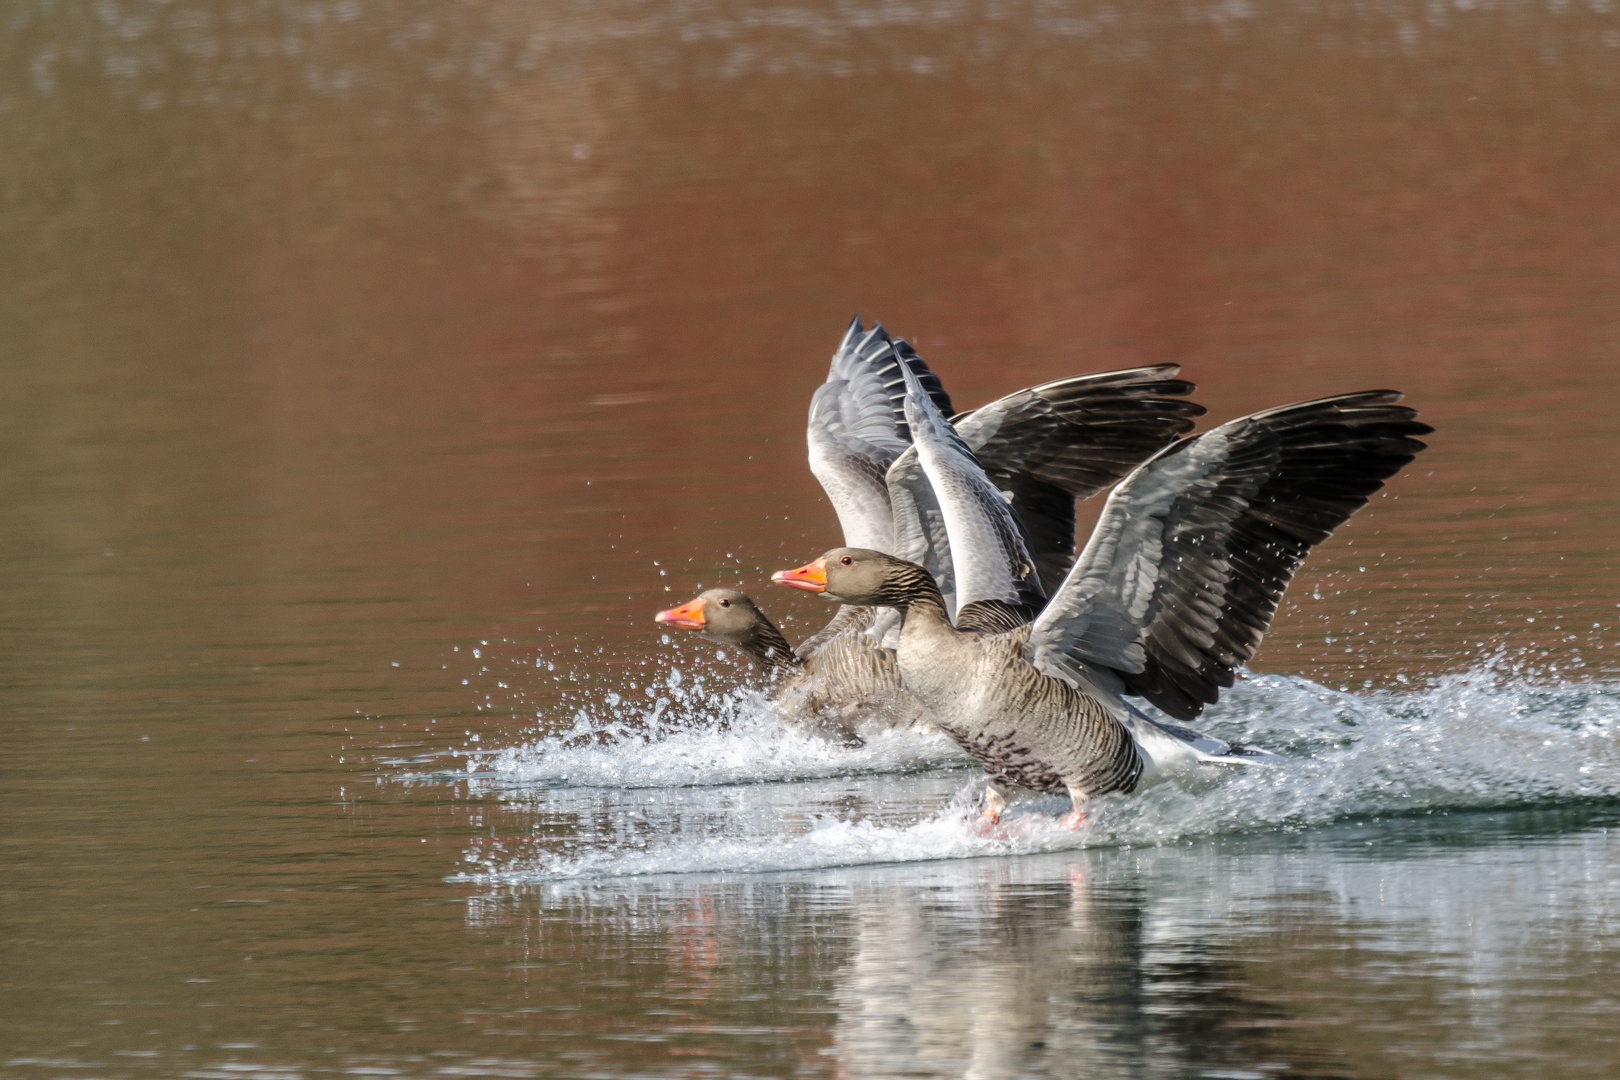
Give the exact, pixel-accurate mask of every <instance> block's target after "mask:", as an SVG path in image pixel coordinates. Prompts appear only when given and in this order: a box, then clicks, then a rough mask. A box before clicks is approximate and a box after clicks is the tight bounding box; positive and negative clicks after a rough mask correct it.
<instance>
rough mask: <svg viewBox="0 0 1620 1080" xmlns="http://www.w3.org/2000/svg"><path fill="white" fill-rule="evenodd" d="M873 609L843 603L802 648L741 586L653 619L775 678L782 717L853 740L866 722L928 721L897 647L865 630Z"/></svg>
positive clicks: (907, 724) (915, 724)
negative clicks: (732, 652)
mask: <svg viewBox="0 0 1620 1080" xmlns="http://www.w3.org/2000/svg"><path fill="white" fill-rule="evenodd" d="M876 614H877V609H876V608H870V607H849V606H846V607H841V608H839V610H838V613H837V614H836V615H834V616H833V618H832V621H831V622H829V623H828V624H827V625H826V626H825V627H824V628H823V629H822V630H821V631H820V632H819V633H817V634H816V635H814V636H813V637H810V638H807V639H805V641H804V642H803V643H802V644H800V646H799V647H798V648H797V649H795V648H793V646H791V645H789V644H788V641H787V638H785V637H784V636H782V631H780V630H778V629H777V627H776V624H775V623H773V622H771V620H770V618H769V616H767V615H766V614H765V613H764V612H763V611H761V610H760V609H759V607H758V605H756V604H755V603H754V601H753V600H751V599H750V598H749V597H748V594H746V593H744V592H742V591H741V590H738V589H708V590H706V591H705V592H703V593H702V594H700V595H699V596H698V597H696V598H695V599H693V600H689V601H687V602H686V603H684V604H681V605H680V606H679V607H673V608H669V609H668V610H666V611H660V612H659V613H658V614H657V616H656V619H657V621H658V622H660V623H665V624H668V625H670V626H679V627H683V628H685V629H689V630H696V631H697V632H698V634H699V635H701V636H702V637H705V638H708V639H709V640H710V641H717V642H720V643H722V644H725V645H729V646H731V647H732V648H734V649H736V650H738V651H739V652H741V653H743V654H745V655H746V656H748V657H749V658H750V659H752V660H753V661H754V663H755V664H756V665H758V667H759V669H760V670H761V672H763V673H764V675H765V676H766V678H767V680H769V682H770V683H771V685H772V687H773V700H774V702H775V704H776V707H777V710H778V711H779V712H780V713H781V714H782V716H783V717H784V719H786V720H788V721H789V722H790V723H795V724H799V725H802V726H804V727H807V728H810V729H812V730H819V731H821V732H823V733H824V734H827V735H830V736H833V737H835V738H838V739H841V740H842V741H845V742H852V743H853V742H858V741H859V735H858V734H857V732H856V728H857V727H861V726H869V725H874V724H875V725H879V726H885V727H896V728H910V729H913V730H926V729H928V727H929V725H928V723H927V722H926V721H925V720H924V719H923V715H922V706H920V705H918V704H917V700H916V699H915V698H913V697H912V696H911V695H910V694H907V693H906V692H905V691H904V690H902V689H901V687H900V669H899V668H898V667H897V666H896V665H895V660H894V652H893V650H891V649H884V648H879V647H877V645H876V643H875V642H874V641H873V639H872V638H871V637H869V636H868V635H867V634H866V633H864V631H866V630H867V629H868V628H870V627H871V625H872V623H873V620H874V617H875V616H876Z"/></svg>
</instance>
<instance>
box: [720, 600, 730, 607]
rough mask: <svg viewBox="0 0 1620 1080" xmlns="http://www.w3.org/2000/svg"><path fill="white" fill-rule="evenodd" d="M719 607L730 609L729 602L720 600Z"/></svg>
mask: <svg viewBox="0 0 1620 1080" xmlns="http://www.w3.org/2000/svg"><path fill="white" fill-rule="evenodd" d="M720 606H721V607H730V606H731V601H730V600H722V601H720Z"/></svg>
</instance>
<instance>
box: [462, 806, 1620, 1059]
mask: <svg viewBox="0 0 1620 1080" xmlns="http://www.w3.org/2000/svg"><path fill="white" fill-rule="evenodd" d="M1613 820H1614V819H1613V815H1612V814H1609V813H1606V812H1605V813H1600V814H1596V815H1594V814H1592V813H1591V812H1574V813H1556V812H1555V813H1548V812H1543V813H1540V814H1525V815H1516V816H1502V817H1497V818H1484V819H1479V818H1474V819H1469V818H1426V819H1409V820H1406V821H1396V822H1387V821H1386V822H1381V823H1374V822H1368V823H1367V824H1365V825H1362V826H1359V827H1341V828H1339V829H1336V830H1332V831H1329V832H1326V833H1321V834H1316V835H1313V836H1310V837H1302V838H1298V839H1295V840H1292V841H1286V842H1281V841H1275V840H1263V841H1235V840H1233V841H1226V842H1224V843H1221V844H1219V845H1215V846H1213V847H1210V846H1197V847H1163V848H1148V849H1136V850H1131V849H1126V850H1105V851H1088V852H1077V853H1064V854H1054V855H1045V856H1037V857H1027V858H1023V859H1018V860H980V861H968V862H946V863H931V864H928V865H927V866H924V867H871V868H860V869H854V870H826V871H820V872H818V873H816V874H813V875H808V876H805V875H799V876H795V877H792V878H779V877H770V876H767V877H757V878H743V879H737V878H711V879H706V878H700V877H676V878H663V879H617V880H612V881H597V882H592V883H559V884H554V885H550V886H545V887H542V888H540V889H538V890H534V891H531V890H521V891H517V892H507V891H504V890H503V891H498V892H494V893H490V894H488V895H485V896H482V897H478V898H474V899H473V900H472V902H471V906H470V907H469V909H468V920H469V925H470V926H471V927H472V928H474V929H475V930H476V931H477V932H478V933H479V934H480V935H481V936H484V937H494V936H498V935H503V934H504V935H506V940H507V941H508V942H509V943H510V944H509V945H508V946H507V948H509V949H511V950H513V953H514V955H515V954H516V952H517V951H518V949H519V945H518V942H519V941H521V943H522V944H521V952H522V955H523V956H525V957H528V958H530V961H529V963H530V964H532V966H533V967H534V968H535V969H536V970H535V972H534V973H533V975H532V976H529V977H528V978H530V980H531V982H530V993H531V994H532V998H531V1000H532V1002H533V1006H532V1007H533V1011H534V1013H535V1014H537V1015H539V1016H547V1017H551V1018H554V1019H555V1020H556V1021H557V1022H558V1023H559V1024H560V1027H553V1026H552V1023H550V1022H547V1023H541V1022H539V1021H538V1020H535V1021H528V1022H523V1024H522V1026H523V1027H524V1028H525V1029H526V1034H527V1035H528V1036H529V1037H530V1038H531V1039H533V1040H535V1044H534V1045H535V1046H536V1048H537V1050H538V1051H539V1052H540V1053H541V1054H545V1053H547V1052H549V1051H550V1050H551V1048H552V1047H553V1046H556V1047H561V1046H574V1045H578V1043H576V1042H575V1040H576V1039H577V1038H579V1037H580V1036H582V1035H584V1034H586V1031H587V1030H588V1025H584V1024H580V1026H577V1027H576V1026H574V1022H573V1021H571V1020H570V1019H569V1018H568V1017H566V1016H562V1017H558V1016H557V1013H556V1011H555V1010H557V1008H558V1006H557V1004H556V1002H557V1000H558V998H559V997H560V994H559V993H558V990H557V988H556V987H555V986H554V985H552V984H553V979H552V978H550V977H548V974H547V973H548V972H555V971H556V970H557V966H558V965H562V964H565V963H570V962H572V963H584V962H589V963H591V964H594V965H602V967H603V969H604V970H603V971H602V974H601V979H600V983H601V985H604V986H616V985H621V984H623V983H630V982H640V981H641V980H640V979H638V978H637V976H636V975H635V974H634V971H635V968H636V967H637V965H654V966H657V967H658V968H659V971H660V974H659V984H660V986H661V988H662V989H661V991H660V993H659V995H658V996H657V999H656V1002H653V1001H649V1002H647V1003H646V1005H644V1006H640V1007H641V1008H644V1009H646V1010H647V1013H646V1014H645V1015H644V1016H643V1017H642V1019H641V1021H640V1022H639V1024H638V1025H637V1028H638V1030H640V1031H641V1032H643V1033H644V1034H645V1033H648V1032H649V1031H656V1032H657V1033H658V1035H657V1037H658V1038H659V1039H660V1040H661V1041H662V1042H663V1043H664V1045H665V1046H666V1047H679V1046H681V1045H682V1044H683V1042H687V1041H696V1040H698V1039H700V1038H701V1037H702V1036H705V1035H707V1036H710V1037H714V1036H717V1035H719V1034H720V1033H722V1032H725V1033H728V1034H730V1035H731V1036H733V1037H734V1038H735V1039H736V1040H738V1041H744V1042H747V1041H751V1040H754V1039H758V1040H760V1041H761V1042H765V1041H770V1040H772V1039H775V1038H778V1037H779V1033H780V1032H782V1031H783V1030H795V1029H799V1028H800V1027H801V1025H803V1024H804V1022H805V1018H806V1017H807V1016H813V1015H816V1014H818V1013H825V1014H830V1016H831V1020H832V1022H831V1027H830V1030H828V1031H827V1032H826V1034H825V1037H824V1041H820V1042H816V1043H814V1044H812V1045H809V1046H801V1047H798V1048H796V1051H795V1052H792V1053H790V1052H789V1049H788V1047H786V1046H782V1045H778V1047H777V1052H778V1053H780V1054H784V1055H786V1056H788V1061H782V1060H781V1059H779V1058H778V1059H777V1062H776V1065H775V1067H774V1068H772V1069H770V1070H768V1071H775V1070H776V1069H783V1068H785V1069H786V1070H787V1071H794V1070H795V1069H796V1070H798V1071H808V1072H812V1073H817V1074H820V1073H827V1074H830V1075H851V1076H872V1077H887V1076H940V1077H944V1076H974V1077H1013V1076H1029V1075H1038V1076H1075V1077H1078V1076H1103V1077H1112V1076H1141V1075H1151V1076H1187V1075H1221V1076H1226V1075H1233V1076H1246V1075H1256V1076H1268V1075H1289V1076H1344V1075H1357V1076H1384V1075H1411V1073H1412V1071H1414V1070H1415V1071H1421V1072H1423V1073H1424V1074H1425V1075H1473V1074H1475V1073H1476V1070H1478V1069H1481V1068H1489V1069H1491V1070H1493V1072H1492V1074H1493V1075H1524V1076H1531V1075H1538V1070H1540V1071H1541V1074H1543V1075H1544V1074H1545V1070H1554V1071H1556V1072H1558V1073H1559V1074H1560V1075H1593V1076H1596V1075H1602V1074H1603V1072H1604V1071H1605V1070H1606V1069H1608V1068H1612V1062H1613V1058H1612V1056H1604V1057H1603V1058H1602V1059H1601V1060H1594V1059H1593V1058H1592V1057H1591V1056H1590V1055H1591V1054H1592V1053H1593V1052H1594V1049H1595V1048H1599V1047H1605V1048H1608V1049H1596V1053H1598V1054H1602V1055H1612V1052H1613V1036H1612V1033H1611V1032H1609V1031H1608V1030H1607V1028H1608V1025H1607V1023H1606V1020H1605V1013H1606V1011H1607V1009H1608V1008H1610V1007H1611V1004H1609V1003H1608V1002H1607V998H1606V997H1605V996H1604V995H1605V991H1604V989H1603V987H1604V986H1605V985H1606V984H1608V983H1609V982H1610V980H1612V979H1613V978H1614V976H1615V975H1616V974H1620V973H1617V972H1615V971H1614V970H1612V969H1613V965H1612V963H1610V962H1609V961H1608V960H1605V959H1604V955H1605V950H1606V949H1608V948H1609V946H1610V944H1612V943H1613V942H1614V940H1615V938H1616V934H1617V933H1620V893H1617V891H1616V888H1615V885H1614V881H1615V880H1616V876H1615V872H1616V871H1617V870H1620V866H1616V865H1615V858H1616V849H1615V845H1614V843H1613V838H1612V837H1611V836H1610V834H1609V832H1608V831H1607V829H1608V828H1609V827H1610V825H1611V824H1612V822H1613ZM582 938H583V939H584V940H585V941H586V942H590V943H594V944H591V945H582V943H581V939H582ZM582 949H583V950H584V951H583V952H582V951H581V950H582ZM1572 950H1573V952H1572ZM587 958H588V961H587ZM1553 987H1556V988H1557V990H1556V992H1554V993H1551V994H1549V993H1547V992H1545V991H1546V990H1548V989H1551V988H1553ZM742 1002H754V1003H755V1006H754V1008H755V1009H756V1010H757V1011H756V1012H754V1013H753V1015H752V1018H751V1022H750V1021H749V1020H745V1019H744V1017H742V1016H739V1015H738V1014H737V1013H735V1012H734V1011H733V1010H735V1009H737V1008H739V1004H738V1003H742ZM597 1004H598V1003H596V1002H594V1001H585V1002H581V1003H580V1005H581V1011H582V1012H583V1013H585V1014H586V1015H596V1008H595V1006H597ZM621 1007H629V1008H636V1006H630V1005H628V1003H625V1004H623V1005H621ZM580 1019H581V1020H583V1019H584V1018H583V1017H581V1018H580ZM755 1025H759V1026H757V1027H756V1026H755ZM1560 1032H1561V1033H1560ZM588 1041H589V1042H590V1043H591V1044H592V1046H593V1049H592V1051H591V1053H590V1054H589V1056H582V1057H581V1058H580V1059H579V1061H578V1066H577V1067H579V1068H580V1069H581V1071H588V1070H591V1069H596V1070H601V1071H602V1072H604V1073H606V1074H611V1075H619V1074H624V1073H629V1072H633V1071H635V1070H636V1069H637V1068H647V1067H648V1066H647V1063H646V1062H645V1061H638V1054H637V1052H636V1051H635V1050H633V1049H631V1048H630V1047H623V1048H620V1047H616V1046H615V1045H614V1042H613V1040H612V1039H611V1038H608V1037H605V1036H599V1037H598V1038H596V1039H592V1040H588ZM727 1041H730V1040H724V1039H716V1042H727ZM1577 1045H1578V1046H1582V1047H1584V1048H1586V1049H1585V1050H1584V1051H1581V1052H1576V1051H1574V1050H1572V1047H1574V1046H1577ZM767 1060H768V1059H767ZM666 1061H667V1062H668V1063H669V1068H668V1072H669V1073H670V1074H674V1073H677V1072H678V1071H679V1070H678V1068H677V1067H676V1066H675V1059H666ZM1200 1070H1235V1071H1226V1072H1202V1071H1200ZM541 1071H542V1072H544V1070H541ZM652 1071H655V1072H659V1073H664V1072H665V1070H664V1069H662V1068H659V1067H656V1066H655V1067H653V1070H652Z"/></svg>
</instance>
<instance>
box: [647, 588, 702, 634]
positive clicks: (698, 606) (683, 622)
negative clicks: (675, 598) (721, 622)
mask: <svg viewBox="0 0 1620 1080" xmlns="http://www.w3.org/2000/svg"><path fill="white" fill-rule="evenodd" d="M653 618H654V619H656V620H657V621H659V622H662V623H670V624H672V625H675V626H684V627H686V628H687V629H688V630H701V629H703V627H704V626H706V625H707V623H706V621H705V620H704V618H703V597H701V596H700V597H698V598H697V599H696V600H688V601H687V602H686V603H684V604H682V605H681V606H680V607H672V608H670V609H669V610H668V611H660V612H659V613H658V614H657V615H654V616H653Z"/></svg>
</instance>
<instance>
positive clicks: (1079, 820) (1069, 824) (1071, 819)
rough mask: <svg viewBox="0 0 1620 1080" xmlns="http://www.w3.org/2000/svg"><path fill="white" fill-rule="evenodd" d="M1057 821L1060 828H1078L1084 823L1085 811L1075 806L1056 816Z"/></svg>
mask: <svg viewBox="0 0 1620 1080" xmlns="http://www.w3.org/2000/svg"><path fill="white" fill-rule="evenodd" d="M1057 823H1058V828H1060V829H1070V830H1073V829H1078V828H1079V827H1080V826H1082V825H1084V824H1085V823H1086V812H1085V811H1084V810H1082V809H1080V808H1079V807H1078V806H1077V807H1075V808H1074V809H1073V810H1070V811H1069V812H1068V813H1067V814H1064V815H1063V816H1062V817H1060V818H1058V819H1057Z"/></svg>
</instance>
